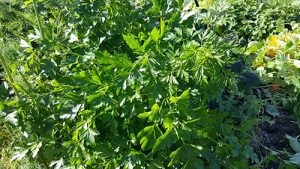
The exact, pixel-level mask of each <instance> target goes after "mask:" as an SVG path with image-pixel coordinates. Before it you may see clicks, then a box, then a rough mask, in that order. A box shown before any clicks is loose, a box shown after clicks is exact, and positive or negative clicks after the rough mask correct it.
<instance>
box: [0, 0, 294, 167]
mask: <svg viewBox="0 0 300 169" xmlns="http://www.w3.org/2000/svg"><path fill="white" fill-rule="evenodd" d="M293 4H294V6H293V7H291V8H289V6H288V2H286V3H280V2H275V1H274V2H273V1H267V2H260V1H253V0H246V1H233V0H227V1H225V0H218V1H217V0H204V1H201V2H199V6H200V7H197V6H196V5H195V4H194V2H193V1H190V0H176V1H174V0H167V1H165V0H151V1H146V0H130V1H127V0H110V1H108V0H89V1H88V0H82V1H75V0H48V1H45V0H26V1H24V2H17V1H11V2H9V1H8V2H0V14H1V15H0V34H1V35H3V38H2V39H1V40H0V45H1V49H0V51H1V52H0V61H1V65H2V67H1V68H2V69H0V70H1V71H2V72H3V73H2V74H0V75H1V76H0V78H1V79H0V80H1V81H0V124H1V126H5V127H1V130H0V132H1V133H2V134H1V136H0V140H8V139H9V140H10V143H9V145H1V146H3V147H6V148H8V147H9V148H10V149H11V151H10V152H7V153H8V154H10V156H11V159H12V160H13V161H14V160H22V159H24V158H25V157H27V158H28V159H29V160H35V161H36V162H37V163H38V165H39V166H40V167H42V168H56V169H58V168H128V169H131V168H186V169H193V168H210V169H218V168H247V167H248V165H249V163H260V159H259V158H258V157H257V155H256V154H255V152H254V151H253V149H252V147H251V145H250V142H251V137H249V134H248V133H249V132H250V131H251V130H252V129H253V127H254V125H255V124H257V122H258V121H259V119H257V114H258V113H259V112H260V111H261V110H262V109H263V108H264V107H263V106H266V104H267V103H268V105H267V107H268V108H267V109H268V110H270V114H272V113H273V111H271V110H274V109H275V108H274V106H273V104H274V103H273V102H268V101H265V100H262V99H261V98H260V97H258V96H257V94H255V93H254V92H253V91H254V88H257V87H259V86H260V84H261V83H262V82H261V80H260V77H259V76H258V75H257V74H256V73H255V72H254V71H253V70H252V69H251V65H252V61H254V62H253V64H254V65H259V66H261V65H263V64H267V65H268V68H269V69H268V71H269V70H270V71H275V70H276V71H277V72H276V73H275V74H276V75H274V76H273V77H274V78H275V77H277V78H276V79H278V80H280V79H282V77H284V80H283V81H282V83H284V82H285V83H286V84H288V85H294V87H293V89H295V90H293V91H294V94H293V99H294V100H295V99H296V98H297V97H299V96H298V93H299V91H298V90H297V89H298V88H299V87H298V86H299V83H300V82H299V78H298V77H297V74H296V72H298V67H299V63H298V62H299V61H298V60H296V59H299V58H297V57H298V55H297V52H296V49H295V48H297V47H299V41H298V40H297V38H296V37H297V35H298V34H297V32H296V31H295V32H294V33H291V34H290V35H288V36H287V37H289V38H288V39H287V41H288V42H285V43H286V45H285V46H286V47H285V48H284V50H282V49H283V48H282V46H281V41H280V40H279V37H281V36H283V35H278V36H277V35H274V36H272V37H270V38H269V39H268V40H267V42H251V43H250V45H248V47H246V46H245V45H246V44H248V42H250V41H252V40H261V39H264V38H266V37H267V36H268V35H270V34H272V33H274V32H276V31H277V32H278V31H279V32H283V30H284V29H285V28H286V27H287V26H286V25H290V26H292V27H293V26H294V25H292V24H290V22H291V21H295V22H297V18H299V16H300V14H299V12H298V13H297V12H296V9H297V2H293ZM274 9H275V10H274ZM273 10H274V11H273ZM16 16H17V17H16ZM15 18H18V19H15ZM286 22H288V23H289V24H285V23H286ZM266 23H268V24H266ZM4 24H5V25H8V26H3V25H4ZM295 25H296V24H295ZM288 28H289V27H288ZM264 45H265V47H263V46H264ZM280 51H284V52H283V53H285V55H283V54H280V53H282V52H280ZM248 55H251V56H252V57H248ZM266 55H267V56H268V57H266ZM278 55H280V57H279V56H278ZM277 56H278V57H277ZM283 56H286V57H291V58H292V59H294V62H293V63H292V64H290V66H289V67H286V66H283V65H282V66H281V69H280V70H279V69H277V68H278V64H277V63H278V62H279V61H280V59H285V60H284V61H285V62H284V63H290V60H287V59H286V57H283ZM261 57H263V58H261ZM267 58H270V59H269V60H270V61H269V60H268V59H267ZM266 61H267V62H274V63H273V64H271V63H266ZM281 63H283V61H282V62H281ZM271 65H273V67H272V66H271ZM292 66H294V67H293V68H291V67H292ZM259 70H261V67H260V69H259ZM291 71H292V72H291ZM260 72H264V73H261V76H262V77H263V78H262V79H263V80H265V79H264V78H265V75H267V73H266V72H267V71H260ZM268 73H269V72H268ZM287 73H291V74H293V76H286V74H287ZM269 80H270V83H271V82H272V83H276V84H275V85H277V81H276V80H274V79H269ZM278 83H279V82H278ZM280 84H281V83H280ZM275 85H273V86H275ZM276 87H277V88H276ZM276 87H275V88H276V89H275V88H274V90H280V89H281V85H280V86H276ZM286 97H288V98H287V99H290V98H291V96H290V95H287V96H286ZM272 98H273V97H272ZM294 105H295V104H294ZM298 107H300V106H298ZM273 115H274V114H273ZM2 131H3V132H2ZM5 151H6V150H5V149H3V150H2V152H3V154H4V152H5ZM2 156H3V155H2ZM3 157H4V156H3Z"/></svg>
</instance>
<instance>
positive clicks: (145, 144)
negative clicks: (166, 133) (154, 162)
mask: <svg viewBox="0 0 300 169" xmlns="http://www.w3.org/2000/svg"><path fill="white" fill-rule="evenodd" d="M161 135H162V132H161V131H160V129H159V128H158V127H157V125H151V126H147V127H145V128H144V129H143V130H141V131H140V132H139V133H138V135H137V137H138V138H140V144H141V148H142V150H151V149H152V146H153V145H154V143H155V141H156V139H157V138H158V137H160V136H161Z"/></svg>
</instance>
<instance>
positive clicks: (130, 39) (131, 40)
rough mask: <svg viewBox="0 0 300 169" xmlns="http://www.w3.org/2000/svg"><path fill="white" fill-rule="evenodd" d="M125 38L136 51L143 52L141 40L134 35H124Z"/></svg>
mask: <svg viewBox="0 0 300 169" xmlns="http://www.w3.org/2000/svg"><path fill="white" fill-rule="evenodd" d="M123 38H124V40H125V42H126V43H127V45H128V46H129V47H130V48H131V49H132V50H133V51H135V52H143V48H142V47H141V46H140V43H139V41H138V40H137V39H136V38H135V37H134V35H132V34H129V35H123Z"/></svg>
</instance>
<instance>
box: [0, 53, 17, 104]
mask: <svg viewBox="0 0 300 169" xmlns="http://www.w3.org/2000/svg"><path fill="white" fill-rule="evenodd" d="M0 63H1V64H2V66H3V68H4V71H5V73H6V74H7V77H8V81H9V83H10V84H11V86H12V88H13V89H14V91H15V93H16V96H17V98H20V95H19V92H18V90H17V88H16V87H15V86H14V84H15V81H14V79H13V77H12V75H11V72H10V69H9V67H8V66H7V64H6V61H5V58H4V57H3V55H2V54H0Z"/></svg>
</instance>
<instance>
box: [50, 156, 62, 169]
mask: <svg viewBox="0 0 300 169" xmlns="http://www.w3.org/2000/svg"><path fill="white" fill-rule="evenodd" d="M63 166H64V160H63V158H60V159H59V160H57V161H52V162H51V163H50V165H49V167H54V169H60V168H62V167H63Z"/></svg>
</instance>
